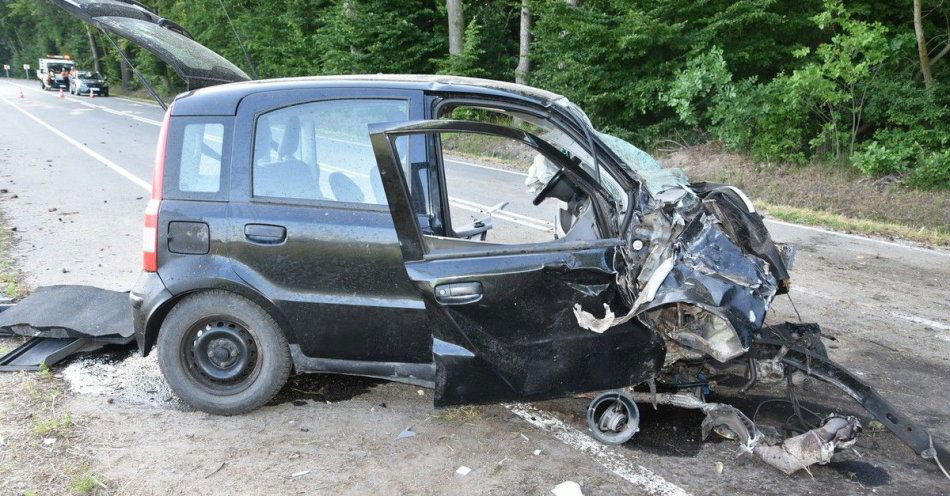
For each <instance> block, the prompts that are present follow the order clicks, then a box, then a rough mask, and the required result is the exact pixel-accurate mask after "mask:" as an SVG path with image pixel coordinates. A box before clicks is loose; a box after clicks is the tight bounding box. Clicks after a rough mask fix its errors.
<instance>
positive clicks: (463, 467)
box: [455, 465, 472, 477]
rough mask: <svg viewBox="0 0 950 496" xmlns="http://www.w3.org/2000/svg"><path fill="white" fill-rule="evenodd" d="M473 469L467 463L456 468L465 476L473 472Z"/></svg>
mask: <svg viewBox="0 0 950 496" xmlns="http://www.w3.org/2000/svg"><path fill="white" fill-rule="evenodd" d="M471 471H472V469H470V468H468V467H466V466H465V465H462V466H461V467H459V468H458V469H456V470H455V473H456V474H458V475H461V476H463V477H464V476H466V475H468V474H469V472H471Z"/></svg>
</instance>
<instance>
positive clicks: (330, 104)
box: [252, 99, 409, 205]
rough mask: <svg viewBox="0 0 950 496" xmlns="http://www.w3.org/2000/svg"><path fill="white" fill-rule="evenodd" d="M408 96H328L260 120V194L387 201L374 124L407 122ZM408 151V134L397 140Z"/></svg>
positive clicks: (256, 167)
mask: <svg viewBox="0 0 950 496" xmlns="http://www.w3.org/2000/svg"><path fill="white" fill-rule="evenodd" d="M408 118H409V103H408V101H406V100H388V99H365V100H328V101H322V102H312V103H306V104H302V105H295V106H292V107H287V108H283V109H280V110H275V111H272V112H269V113H267V114H264V115H262V116H261V117H260V118H259V119H258V121H257V129H256V131H255V137H254V163H253V171H252V181H253V193H254V196H263V197H271V198H286V199H299V200H324V201H338V202H347V203H362V204H370V205H386V194H385V191H384V189H383V184H382V181H381V179H380V176H379V169H378V168H377V166H376V157H375V156H374V155H373V148H372V145H371V144H370V139H369V131H368V129H367V126H368V125H369V124H374V123H381V122H398V121H405V120H407V119H408ZM396 145H397V148H399V149H400V156H401V157H405V156H408V153H407V148H408V139H407V138H403V139H399V140H397V142H396Z"/></svg>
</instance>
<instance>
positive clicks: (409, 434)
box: [396, 426, 416, 441]
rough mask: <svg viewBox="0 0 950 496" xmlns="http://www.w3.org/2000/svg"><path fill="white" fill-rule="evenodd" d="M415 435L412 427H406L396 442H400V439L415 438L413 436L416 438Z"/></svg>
mask: <svg viewBox="0 0 950 496" xmlns="http://www.w3.org/2000/svg"><path fill="white" fill-rule="evenodd" d="M415 435H416V433H415V431H413V430H412V426H410V427H406V428H405V429H404V430H403V431H402V432H400V433H399V435H398V436H396V440H397V441H398V440H400V439H405V438H407V437H413V436H415Z"/></svg>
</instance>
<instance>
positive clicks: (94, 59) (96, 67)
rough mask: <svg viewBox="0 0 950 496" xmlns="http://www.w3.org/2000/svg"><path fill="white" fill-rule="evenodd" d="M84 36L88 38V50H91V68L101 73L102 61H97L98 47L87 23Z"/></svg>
mask: <svg viewBox="0 0 950 496" xmlns="http://www.w3.org/2000/svg"><path fill="white" fill-rule="evenodd" d="M86 38H87V39H88V40H89V50H90V51H91V52H92V68H93V69H94V70H95V71H96V72H98V73H99V74H102V63H101V62H100V61H99V48H97V47H96V38H95V37H94V36H93V35H92V30H91V29H89V25H88V24H87V25H86Z"/></svg>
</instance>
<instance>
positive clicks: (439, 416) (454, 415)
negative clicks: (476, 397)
mask: <svg viewBox="0 0 950 496" xmlns="http://www.w3.org/2000/svg"><path fill="white" fill-rule="evenodd" d="M481 415H482V414H481V411H479V409H478V408H477V407H474V406H471V405H466V406H461V407H458V408H447V409H445V410H439V411H438V412H436V413H434V414H433V415H432V418H434V419H436V420H441V421H443V422H457V423H464V422H471V421H472V420H475V419H477V418H479V417H481Z"/></svg>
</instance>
